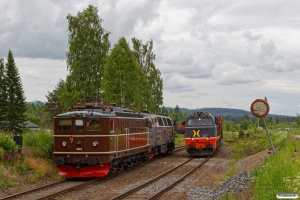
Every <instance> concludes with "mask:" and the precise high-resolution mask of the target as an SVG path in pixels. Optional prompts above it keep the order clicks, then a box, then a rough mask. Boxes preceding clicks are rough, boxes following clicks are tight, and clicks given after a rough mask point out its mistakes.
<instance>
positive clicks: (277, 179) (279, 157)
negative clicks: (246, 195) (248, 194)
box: [252, 138, 300, 200]
mask: <svg viewBox="0 0 300 200" xmlns="http://www.w3.org/2000/svg"><path fill="white" fill-rule="evenodd" d="M299 146H300V142H299V141H298V140H295V139H294V138H285V139H283V140H282V141H281V142H280V143H279V144H278V148H277V151H276V156H271V157H269V158H268V159H266V160H265V162H264V164H263V165H262V166H261V167H258V168H256V169H255V170H254V172H253V173H252V177H253V180H254V182H253V197H254V199H262V200H264V199H274V197H275V196H276V194H277V193H278V191H280V192H296V193H298V194H299V192H300V181H299V177H300V170H299V169H300V148H299Z"/></svg>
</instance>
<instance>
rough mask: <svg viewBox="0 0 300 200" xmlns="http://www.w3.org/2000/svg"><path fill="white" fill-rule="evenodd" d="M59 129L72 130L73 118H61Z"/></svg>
mask: <svg viewBox="0 0 300 200" xmlns="http://www.w3.org/2000/svg"><path fill="white" fill-rule="evenodd" d="M58 130H59V131H71V130H72V120H71V119H61V120H59V121H58Z"/></svg>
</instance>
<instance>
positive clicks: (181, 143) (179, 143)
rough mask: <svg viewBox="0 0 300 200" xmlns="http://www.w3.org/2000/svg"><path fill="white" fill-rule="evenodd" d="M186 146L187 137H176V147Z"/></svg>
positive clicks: (179, 135)
mask: <svg viewBox="0 0 300 200" xmlns="http://www.w3.org/2000/svg"><path fill="white" fill-rule="evenodd" d="M184 145H185V136H184V135H182V134H176V135H175V146H184Z"/></svg>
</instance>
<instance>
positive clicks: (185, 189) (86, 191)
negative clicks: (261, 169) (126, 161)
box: [0, 143, 269, 200]
mask: <svg viewBox="0 0 300 200" xmlns="http://www.w3.org/2000/svg"><path fill="white" fill-rule="evenodd" d="M268 155H269V154H268V153H267V151H263V152H260V153H258V154H255V155H253V156H249V157H246V158H243V159H241V160H240V161H239V162H238V163H237V164H236V165H235V166H236V167H239V168H240V173H238V174H237V175H235V176H232V177H231V178H230V179H228V180H227V181H225V182H223V183H222V184H221V185H220V186H218V187H217V188H213V185H214V177H215V176H217V175H219V174H223V173H225V172H226V171H227V170H228V169H229V167H228V162H229V161H230V160H231V153H230V150H229V146H228V145H226V143H223V144H222V146H221V148H220V149H219V151H218V152H217V153H216V154H215V155H214V156H213V158H211V159H210V160H209V161H208V162H206V163H205V165H203V166H202V167H201V168H200V169H198V170H196V171H195V172H194V173H193V174H191V175H190V176H189V177H187V178H186V179H184V180H183V181H182V182H181V183H180V184H178V185H177V186H175V187H174V188H173V189H172V190H171V191H169V192H167V193H166V194H165V195H163V196H162V197H161V198H159V199H172V200H190V199H197V200H198V199H201V198H202V199H216V198H217V197H219V196H221V195H223V194H225V193H232V192H240V191H241V190H242V189H244V188H246V187H247V186H248V184H249V183H250V182H249V180H250V179H249V174H248V172H250V171H251V170H252V169H253V168H254V167H255V166H256V165H258V164H260V163H261V162H262V161H263V159H264V158H265V157H266V156H268ZM189 157H190V156H189V155H188V154H187V152H186V151H185V150H182V151H178V152H173V154H171V155H168V156H166V157H159V158H157V159H156V160H153V161H152V162H150V163H147V164H142V165H140V166H139V167H138V168H135V169H131V170H124V171H123V173H121V174H119V175H117V176H116V177H114V178H111V179H109V180H105V181H102V182H99V183H97V184H94V185H90V186H88V187H85V188H80V189H78V190H76V191H74V192H71V193H67V194H65V195H63V196H60V197H57V198H55V199H60V200H76V199H78V200H84V199H87V200H93V199H95V200H96V199H97V200H99V199H100V200H101V199H103V200H109V199H111V198H113V197H115V196H118V195H119V194H120V193H123V192H125V191H126V190H129V189H131V188H133V187H136V186H138V185H141V184H143V183H144V182H146V181H147V180H150V179H152V178H154V177H156V176H158V175H159V174H161V173H163V172H165V171H167V170H169V169H170V168H171V167H173V166H176V165H178V164H180V163H182V162H184V161H186V160H187V159H188V158H189ZM200 159H201V158H200ZM198 164H199V162H198V161H192V162H190V163H188V164H187V165H186V167H187V168H189V169H190V168H193V167H195V166H196V165H198ZM170 166H171V167H170ZM187 168H186V169H187ZM184 173H186V171H185V170H184V169H181V170H179V171H175V172H173V174H172V176H169V177H168V178H165V179H162V180H160V181H158V182H157V184H156V185H153V186H151V187H147V188H144V189H143V190H141V191H139V193H141V194H146V193H147V194H150V193H153V192H157V190H158V189H159V190H161V189H163V187H164V185H166V184H168V183H169V182H170V181H174V180H175V179H178V178H179V177H180V176H182V175H183V174H184ZM51 182H54V181H51V180H45V181H42V182H40V183H36V184H31V185H28V186H26V187H24V186H23V187H22V188H14V189H11V190H8V192H9V193H10V194H13V193H18V192H21V191H26V190H28V189H32V188H35V187H37V186H41V185H45V184H49V183H51ZM5 192H6V191H4V192H1V191H0V198H1V197H4V196H7V194H6V193H5ZM199 196H201V198H199ZM33 199H34V198H33Z"/></svg>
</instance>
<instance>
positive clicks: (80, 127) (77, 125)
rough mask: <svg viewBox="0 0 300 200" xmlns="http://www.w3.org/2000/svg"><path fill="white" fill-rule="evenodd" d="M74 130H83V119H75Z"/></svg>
mask: <svg viewBox="0 0 300 200" xmlns="http://www.w3.org/2000/svg"><path fill="white" fill-rule="evenodd" d="M75 130H76V131H82V130H83V120H82V119H76V120H75Z"/></svg>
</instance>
